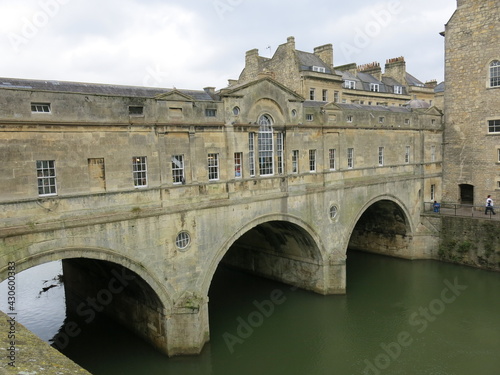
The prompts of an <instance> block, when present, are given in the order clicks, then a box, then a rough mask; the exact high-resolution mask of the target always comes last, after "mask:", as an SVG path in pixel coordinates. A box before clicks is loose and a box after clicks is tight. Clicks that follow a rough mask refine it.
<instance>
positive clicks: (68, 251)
mask: <svg viewBox="0 0 500 375" xmlns="http://www.w3.org/2000/svg"><path fill="white" fill-rule="evenodd" d="M82 254H85V256H82ZM68 259H90V260H95V261H107V262H110V263H114V264H117V265H119V266H121V267H124V268H126V269H129V270H130V271H132V272H134V273H135V274H137V275H138V276H139V277H140V278H141V279H142V280H144V281H145V283H146V284H147V285H149V287H150V288H151V290H152V291H153V292H154V293H156V295H157V296H158V298H159V300H160V301H161V303H162V305H163V306H162V308H163V310H164V311H166V312H168V311H170V310H171V308H172V297H171V296H172V295H173V289H172V290H169V288H168V286H166V285H165V284H162V283H160V282H159V280H157V279H156V278H155V277H154V276H153V275H152V274H151V273H150V272H148V271H147V269H146V268H145V267H144V266H143V265H141V264H139V263H137V262H136V261H134V260H132V259H130V258H128V257H126V256H123V255H121V254H117V253H116V252H114V251H112V250H109V249H102V248H94V247H90V248H82V247H78V248H72V247H64V248H58V249H54V250H50V251H44V252H41V253H37V254H34V255H32V256H30V257H28V258H23V259H16V261H15V264H16V272H17V273H20V272H22V271H24V270H27V269H29V268H32V267H36V266H40V265H43V264H45V263H49V262H54V261H58V260H61V261H64V260H68ZM6 275H7V268H6V267H5V268H3V269H1V270H0V281H3V280H4V279H5V278H6Z"/></svg>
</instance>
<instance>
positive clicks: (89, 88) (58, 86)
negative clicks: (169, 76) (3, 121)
mask: <svg viewBox="0 0 500 375" xmlns="http://www.w3.org/2000/svg"><path fill="white" fill-rule="evenodd" d="M0 89H19V90H33V91H48V92H66V93H78V94H94V95H108V96H125V97H134V98H154V97H155V96H157V95H161V94H166V93H169V92H171V91H173V90H174V89H166V88H156V87H140V86H121V85H108V84H100V83H80V82H67V81H49V80H47V81H44V80H31V79H17V78H0ZM177 91H179V92H181V93H183V94H185V95H188V96H190V97H192V98H193V99H194V100H197V101H213V100H216V98H212V97H211V96H210V94H209V93H207V92H206V91H203V90H177Z"/></svg>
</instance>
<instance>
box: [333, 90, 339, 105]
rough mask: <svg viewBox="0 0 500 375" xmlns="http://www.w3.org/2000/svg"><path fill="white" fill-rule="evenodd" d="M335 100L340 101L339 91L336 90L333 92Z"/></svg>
mask: <svg viewBox="0 0 500 375" xmlns="http://www.w3.org/2000/svg"><path fill="white" fill-rule="evenodd" d="M333 102H334V103H338V102H339V92H338V91H334V92H333Z"/></svg>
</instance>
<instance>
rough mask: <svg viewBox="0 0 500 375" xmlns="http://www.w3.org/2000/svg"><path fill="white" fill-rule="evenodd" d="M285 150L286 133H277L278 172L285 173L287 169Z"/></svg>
mask: <svg viewBox="0 0 500 375" xmlns="http://www.w3.org/2000/svg"><path fill="white" fill-rule="evenodd" d="M283 151H284V134H283V133H278V134H277V135H276V153H277V158H276V160H277V163H278V174H283V171H284V169H285V168H284V167H285V165H284V158H283Z"/></svg>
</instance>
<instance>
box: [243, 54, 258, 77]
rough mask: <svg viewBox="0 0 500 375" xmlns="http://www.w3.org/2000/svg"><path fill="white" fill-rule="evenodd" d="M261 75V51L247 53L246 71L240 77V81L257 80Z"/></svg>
mask: <svg viewBox="0 0 500 375" xmlns="http://www.w3.org/2000/svg"><path fill="white" fill-rule="evenodd" d="M258 73H259V50H258V49H257V48H254V49H251V50H250V51H247V53H246V56H245V69H243V72H242V74H241V76H240V81H242V82H247V81H251V80H252V79H255V78H256V77H257V74H258Z"/></svg>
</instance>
